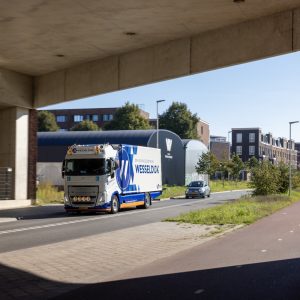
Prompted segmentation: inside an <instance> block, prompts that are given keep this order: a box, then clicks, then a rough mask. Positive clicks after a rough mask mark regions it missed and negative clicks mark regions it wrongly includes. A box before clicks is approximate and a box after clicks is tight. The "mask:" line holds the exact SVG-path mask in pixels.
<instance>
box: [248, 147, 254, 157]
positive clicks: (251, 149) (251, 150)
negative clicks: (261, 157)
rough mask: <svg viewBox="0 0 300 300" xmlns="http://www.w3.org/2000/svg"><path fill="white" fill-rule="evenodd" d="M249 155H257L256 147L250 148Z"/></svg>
mask: <svg viewBox="0 0 300 300" xmlns="http://www.w3.org/2000/svg"><path fill="white" fill-rule="evenodd" d="M249 155H255V146H249Z"/></svg>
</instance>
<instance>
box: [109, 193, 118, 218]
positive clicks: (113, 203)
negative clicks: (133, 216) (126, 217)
mask: <svg viewBox="0 0 300 300" xmlns="http://www.w3.org/2000/svg"><path fill="white" fill-rule="evenodd" d="M118 211H119V199H118V197H117V196H116V195H114V196H113V197H112V199H111V208H110V213H111V214H116V213H117V212H118Z"/></svg>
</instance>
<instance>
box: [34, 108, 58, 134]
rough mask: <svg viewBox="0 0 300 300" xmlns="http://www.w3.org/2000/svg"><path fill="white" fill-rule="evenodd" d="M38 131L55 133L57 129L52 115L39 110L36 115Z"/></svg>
mask: <svg viewBox="0 0 300 300" xmlns="http://www.w3.org/2000/svg"><path fill="white" fill-rule="evenodd" d="M37 118H38V131H57V130H58V129H59V127H58V125H57V123H56V120H55V116H54V114H53V113H51V112H49V111H45V110H41V111H39V112H38V114H37Z"/></svg>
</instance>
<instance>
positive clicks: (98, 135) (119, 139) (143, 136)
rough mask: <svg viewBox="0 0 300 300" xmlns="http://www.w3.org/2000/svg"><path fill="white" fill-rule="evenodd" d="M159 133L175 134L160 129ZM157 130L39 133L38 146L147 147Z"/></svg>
mask: <svg viewBox="0 0 300 300" xmlns="http://www.w3.org/2000/svg"><path fill="white" fill-rule="evenodd" d="M159 132H170V133H171V134H174V133H173V132H171V131H169V130H165V129H160V130H159ZM155 133H156V130H154V129H150V130H111V131H67V132H38V134H37V136H38V146H62V145H66V146H69V145H73V144H86V145H88V144H105V143H110V144H132V145H140V146H147V144H148V142H149V140H150V138H151V137H152V135H153V134H155Z"/></svg>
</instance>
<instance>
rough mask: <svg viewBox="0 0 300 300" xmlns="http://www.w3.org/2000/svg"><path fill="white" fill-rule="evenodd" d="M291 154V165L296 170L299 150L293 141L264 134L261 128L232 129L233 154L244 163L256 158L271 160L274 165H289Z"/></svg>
mask: <svg viewBox="0 0 300 300" xmlns="http://www.w3.org/2000/svg"><path fill="white" fill-rule="evenodd" d="M290 149H291V151H290ZM290 152H291V165H292V167H293V168H296V167H297V150H295V142H294V141H293V140H291V143H289V141H288V139H286V138H275V137H273V135H272V134H271V133H267V134H263V133H262V131H261V129H260V128H233V129H232V153H236V154H237V155H239V156H240V158H241V159H242V161H244V162H246V161H248V160H249V159H250V158H251V157H252V156H255V157H256V158H257V159H258V160H269V161H271V162H272V163H273V164H278V163H279V162H284V163H285V164H288V163H289V159H290Z"/></svg>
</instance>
